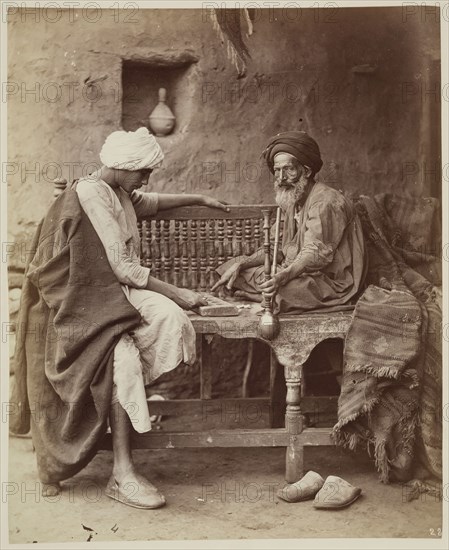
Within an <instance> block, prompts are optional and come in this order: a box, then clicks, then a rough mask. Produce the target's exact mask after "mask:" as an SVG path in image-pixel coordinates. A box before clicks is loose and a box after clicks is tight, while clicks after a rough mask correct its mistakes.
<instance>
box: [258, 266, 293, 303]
mask: <svg viewBox="0 0 449 550" xmlns="http://www.w3.org/2000/svg"><path fill="white" fill-rule="evenodd" d="M286 282H287V281H286V278H285V276H284V275H283V273H282V271H281V272H280V273H277V274H276V275H275V276H274V277H271V278H270V279H268V281H265V282H263V283H261V284H260V285H258V287H259V290H260V291H261V292H263V293H264V294H265V295H266V296H268V298H272V297H273V296H274V295H275V294H276V293H277V292H278V290H279V288H280V287H281V286H283V285H285V283H286Z"/></svg>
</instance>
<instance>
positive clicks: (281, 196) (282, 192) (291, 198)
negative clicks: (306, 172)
mask: <svg viewBox="0 0 449 550" xmlns="http://www.w3.org/2000/svg"><path fill="white" fill-rule="evenodd" d="M307 184H308V180H307V178H305V177H304V178H303V177H301V178H300V179H299V180H298V181H297V182H296V183H295V186H294V187H278V189H277V191H276V197H275V201H276V204H277V205H278V206H279V207H280V208H281V210H283V211H284V212H286V211H287V210H289V209H292V208H293V207H294V206H295V205H296V204H297V203H298V202H299V201H300V200H301V199H302V198H303V197H304V195H305V193H306V189H307Z"/></svg>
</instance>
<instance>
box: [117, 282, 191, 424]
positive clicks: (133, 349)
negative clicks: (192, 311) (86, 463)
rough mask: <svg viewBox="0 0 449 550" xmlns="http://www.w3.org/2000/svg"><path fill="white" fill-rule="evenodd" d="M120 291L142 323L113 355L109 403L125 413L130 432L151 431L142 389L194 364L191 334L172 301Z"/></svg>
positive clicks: (131, 290) (146, 293)
mask: <svg viewBox="0 0 449 550" xmlns="http://www.w3.org/2000/svg"><path fill="white" fill-rule="evenodd" d="M123 290H124V292H125V294H126V296H127V298H128V300H129V301H130V302H131V304H132V305H133V306H134V307H135V308H136V309H137V310H138V311H139V313H140V314H141V316H142V320H141V322H140V324H139V326H138V327H137V328H135V329H134V330H133V331H131V332H129V333H124V334H122V336H121V338H120V340H119V341H118V343H117V345H116V347H115V351H114V374H113V380H114V388H113V399H112V402H113V403H114V402H117V401H118V402H119V403H120V405H121V406H122V407H123V408H124V409H125V410H126V412H127V413H128V416H129V418H130V420H131V423H132V425H133V427H134V429H135V430H136V431H137V432H139V433H143V432H147V431H149V430H151V421H150V413H149V411H148V404H147V399H146V395H145V385H147V384H150V383H151V382H153V381H154V380H156V379H157V378H158V377H159V376H160V375H161V374H164V373H166V372H169V371H171V370H173V369H175V368H176V367H177V366H178V365H179V364H180V363H187V364H188V365H192V364H193V363H194V361H195V343H196V336H195V330H194V328H193V326H192V323H191V322H190V319H189V318H188V316H187V314H186V313H185V311H183V310H182V309H181V308H180V307H179V306H178V305H177V304H175V303H174V302H173V301H172V300H170V299H168V298H166V297H165V296H163V295H162V294H158V293H157V292H152V291H151V290H144V289H137V288H129V287H126V286H124V285H123Z"/></svg>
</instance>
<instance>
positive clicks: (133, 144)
mask: <svg viewBox="0 0 449 550" xmlns="http://www.w3.org/2000/svg"><path fill="white" fill-rule="evenodd" d="M163 158H164V153H163V152H162V149H161V148H160V145H159V143H158V142H157V141H156V139H155V137H154V136H153V135H152V134H150V132H149V131H148V129H147V128H145V127H142V128H139V129H138V130H136V131H135V132H125V131H123V130H119V131H117V132H112V134H110V135H109V136H108V137H107V138H106V141H105V142H104V145H103V147H102V148H101V151H100V159H101V162H102V163H103V164H104V165H105V166H107V167H108V168H117V169H119V170H143V169H144V168H156V167H157V166H159V164H161V162H162V160H163Z"/></svg>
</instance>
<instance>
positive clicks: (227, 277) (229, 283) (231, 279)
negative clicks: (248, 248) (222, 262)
mask: <svg viewBox="0 0 449 550" xmlns="http://www.w3.org/2000/svg"><path fill="white" fill-rule="evenodd" d="M240 269H241V264H240V263H239V262H236V263H235V264H232V265H231V267H229V268H228V269H227V270H226V271H225V272H224V273H223V275H222V276H221V277H220V279H219V280H218V281H217V282H216V283H215V284H214V286H213V287H212V288H211V289H210V290H211V292H214V291H215V290H217V288H219V287H220V286H223V285H226V288H227V289H228V290H232V287H233V285H234V283H235V280H236V279H237V277H238V276H239V274H240Z"/></svg>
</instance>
